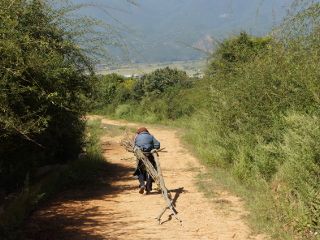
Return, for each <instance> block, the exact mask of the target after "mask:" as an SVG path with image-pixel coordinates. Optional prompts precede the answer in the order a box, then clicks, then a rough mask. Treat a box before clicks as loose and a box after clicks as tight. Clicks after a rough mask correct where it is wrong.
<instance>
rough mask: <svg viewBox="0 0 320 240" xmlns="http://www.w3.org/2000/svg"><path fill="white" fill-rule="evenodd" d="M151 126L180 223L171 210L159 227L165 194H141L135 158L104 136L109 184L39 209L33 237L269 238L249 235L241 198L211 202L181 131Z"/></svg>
mask: <svg viewBox="0 0 320 240" xmlns="http://www.w3.org/2000/svg"><path fill="white" fill-rule="evenodd" d="M101 120H102V124H105V125H116V126H128V127H135V128H136V127H137V125H136V124H132V123H127V122H125V121H116V120H109V119H103V118H101ZM147 128H148V129H149V131H150V132H151V134H153V135H154V136H155V137H156V138H157V139H158V140H159V141H160V142H161V146H162V147H165V148H166V151H167V152H164V153H160V161H161V167H162V170H163V175H164V179H165V183H166V186H167V188H168V189H169V190H171V191H172V193H171V194H172V196H173V197H174V198H175V199H176V208H177V210H178V212H179V217H180V218H181V219H182V221H183V223H182V226H181V225H180V223H179V222H178V221H176V220H175V219H174V218H173V216H172V215H171V212H170V211H166V213H165V214H164V215H163V217H162V221H164V223H163V224H162V225H158V223H157V221H156V220H155V217H156V216H157V215H158V214H159V212H160V211H161V210H162V209H163V207H164V206H165V202H164V200H163V198H162V196H161V194H158V193H156V192H155V193H153V194H150V195H141V194H139V193H138V181H137V180H136V179H134V178H133V177H132V172H133V169H134V165H135V161H132V160H128V159H130V158H131V157H132V156H133V155H132V153H128V152H126V151H125V150H124V149H123V148H122V147H121V146H120V144H119V142H120V140H121V136H117V137H111V136H108V135H105V136H103V137H102V144H103V149H104V155H105V157H106V159H108V162H109V163H110V169H111V170H110V171H111V172H110V173H111V174H110V179H109V180H108V182H110V184H106V186H105V187H99V188H98V189H95V188H94V186H93V188H92V189H91V190H88V192H89V193H84V192H81V191H77V192H75V191H69V192H66V193H65V194H64V196H63V197H60V198H59V197H58V198H57V199H55V200H54V201H52V202H50V203H49V204H47V205H46V206H44V207H43V208H42V209H40V210H38V211H37V212H36V213H35V214H34V215H33V216H32V219H33V220H32V221H31V222H32V223H31V225H32V224H33V225H32V226H31V228H33V233H32V234H29V236H32V238H29V239H41V240H44V239H59V240H60V239H79V240H80V239H81V240H82V239H83V240H84V239H95V240H96V239H117V240H118V239H126V240H127V239H139V240H141V239H153V240H156V239H202V240H205V239H213V240H228V239H238V240H245V239H256V240H260V239H266V237H265V236H263V235H259V236H253V235H252V234H251V230H250V228H249V227H248V226H247V224H246V223H245V219H244V218H245V216H246V215H247V214H248V213H247V212H246V211H245V210H244V207H243V202H242V200H241V199H240V198H238V197H235V196H232V195H231V194H229V193H227V192H225V191H223V192H222V191H220V190H217V189H212V191H214V192H215V194H216V195H217V196H219V200H218V201H209V200H208V199H207V198H206V197H205V196H204V194H203V193H202V192H200V191H199V190H198V188H197V186H196V182H195V177H196V175H197V174H198V173H199V172H204V171H205V169H204V167H203V166H201V164H200V163H199V162H198V160H197V159H196V158H195V157H194V156H192V154H191V153H189V152H188V150H187V149H186V148H184V146H183V145H182V144H181V141H180V140H179V138H178V136H177V130H174V129H170V128H166V127H158V126H153V125H151V126H147ZM221 203H223V206H222V205H221ZM43 224H44V225H45V227H43V226H41V225H43ZM34 229H36V230H34ZM35 232H36V233H35Z"/></svg>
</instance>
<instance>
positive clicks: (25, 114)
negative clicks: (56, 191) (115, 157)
mask: <svg viewBox="0 0 320 240" xmlns="http://www.w3.org/2000/svg"><path fill="white" fill-rule="evenodd" d="M59 14H61V12H59V11H58V10H56V9H54V8H51V7H50V6H49V4H48V3H47V2H46V1H38V0H34V1H27V0H18V1H9V0H3V1H1V2H0V24H1V26H0V29H1V30H0V31H1V34H0V55H1V59H0V64H1V69H0V75H1V80H0V89H1V91H0V189H1V191H6V192H11V191H14V190H16V189H19V188H20V187H22V186H23V181H24V179H25V177H26V175H27V174H29V176H30V180H31V181H32V179H33V172H34V171H35V170H36V168H37V167H40V166H43V165H47V164H53V163H64V162H66V161H67V160H70V159H73V158H75V157H76V156H77V155H78V153H79V151H80V150H81V148H82V142H83V131H84V123H83V122H82V120H81V116H83V115H84V114H85V113H86V111H87V110H88V108H89V105H90V97H91V95H92V91H93V86H94V85H95V78H94V76H93V72H92V66H91V63H90V60H89V59H88V57H87V56H86V54H84V51H83V50H82V49H81V48H80V47H79V44H78V43H77V42H76V40H75V39H74V33H73V32H72V31H71V29H70V26H69V25H64V22H65V21H64V20H66V19H65V18H64V17H63V15H60V18H59V19H57V15H59Z"/></svg>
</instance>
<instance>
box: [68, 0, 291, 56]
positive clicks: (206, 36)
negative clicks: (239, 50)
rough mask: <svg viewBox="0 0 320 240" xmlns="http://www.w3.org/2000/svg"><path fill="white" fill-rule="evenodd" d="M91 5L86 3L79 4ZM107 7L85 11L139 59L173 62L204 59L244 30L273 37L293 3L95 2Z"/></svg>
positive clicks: (261, 0)
mask: <svg viewBox="0 0 320 240" xmlns="http://www.w3.org/2000/svg"><path fill="white" fill-rule="evenodd" d="M73 1H74V2H78V3H79V2H86V1H85V0H81V1H80V0H73ZM94 2H96V3H97V4H101V5H104V6H105V7H106V10H107V11H108V14H106V13H105V12H104V11H101V9H102V7H100V9H99V8H87V9H85V10H82V12H83V13H85V14H89V15H91V16H94V17H97V18H100V19H103V20H104V21H106V22H108V23H111V24H112V25H113V26H115V27H116V28H118V29H120V30H119V31H120V32H121V33H122V34H123V38H125V40H126V42H127V43H128V46H129V48H130V49H132V50H133V53H134V52H135V53H134V54H133V60H134V61H153V62H154V61H172V60H188V59H197V58H201V57H204V54H203V53H201V52H199V51H196V50H195V49H193V47H199V48H203V49H206V48H208V46H210V44H211V43H210V42H211V41H212V39H219V40H221V39H223V38H224V37H226V36H229V35H231V34H236V33H238V32H239V31H247V32H249V33H251V34H255V35H262V34H266V33H268V32H269V31H270V30H271V29H272V27H273V26H275V25H277V24H278V23H279V22H280V21H281V19H282V18H283V17H284V16H285V15H286V11H287V9H288V6H289V5H290V3H291V2H293V0H135V2H136V3H137V5H132V4H129V3H128V1H126V0H95V1H94Z"/></svg>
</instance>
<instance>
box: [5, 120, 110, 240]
mask: <svg viewBox="0 0 320 240" xmlns="http://www.w3.org/2000/svg"><path fill="white" fill-rule="evenodd" d="M102 133H103V130H102V128H101V122H100V121H99V120H94V121H88V122H87V134H86V136H87V139H86V145H85V148H86V153H85V154H83V155H82V156H80V157H79V159H77V160H74V161H71V162H70V163H69V164H68V165H65V166H61V167H59V168H56V169H54V170H53V171H51V172H50V173H49V174H47V175H46V176H45V177H43V178H42V179H40V180H39V181H37V182H36V183H32V184H30V183H29V181H28V179H27V180H26V182H25V187H24V189H23V190H22V191H21V192H20V193H17V194H16V195H15V196H13V197H12V199H11V200H8V201H7V204H5V206H4V207H3V210H2V213H1V215H0V239H4V240H11V239H21V238H22V236H21V235H22V233H21V231H19V230H18V229H19V228H20V227H21V226H22V225H23V223H24V221H25V219H26V218H27V216H28V215H29V214H30V213H31V212H32V211H33V210H34V209H35V208H36V206H37V205H38V204H40V203H42V202H44V201H45V200H48V199H49V198H51V197H52V196H54V195H56V194H57V193H59V192H60V191H63V190H66V189H71V188H79V187H83V186H88V185H89V184H92V183H95V182H96V181H98V177H99V172H100V170H101V168H102V167H103V165H104V164H105V160H104V158H103V156H102V154H101V147H100V136H101V134H102Z"/></svg>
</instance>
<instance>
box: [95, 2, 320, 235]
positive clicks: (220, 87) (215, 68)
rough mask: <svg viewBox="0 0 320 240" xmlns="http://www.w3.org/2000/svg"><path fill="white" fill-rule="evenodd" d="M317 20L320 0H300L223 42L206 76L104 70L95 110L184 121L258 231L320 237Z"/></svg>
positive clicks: (319, 44) (212, 169) (199, 149)
mask: <svg viewBox="0 0 320 240" xmlns="http://www.w3.org/2000/svg"><path fill="white" fill-rule="evenodd" d="M319 17H320V5H319V3H315V2H312V1H302V2H301V1H299V2H298V1H297V5H295V6H293V9H292V11H291V14H290V15H289V16H288V18H287V19H286V20H285V21H284V23H283V24H282V25H281V26H280V27H279V28H278V29H276V30H275V31H274V33H272V34H270V35H268V36H265V37H254V36H250V35H248V34H246V33H241V34H239V35H238V36H232V37H230V38H229V39H226V40H224V41H223V42H221V43H220V44H219V45H218V46H217V48H216V50H215V52H214V53H213V54H212V56H211V58H210V59H209V64H208V66H207V71H206V76H205V77H204V78H203V79H193V78H190V77H188V76H187V75H186V74H185V73H184V72H182V71H179V70H175V69H170V68H165V69H159V70H156V71H154V72H152V73H150V74H146V75H145V76H143V77H142V78H141V79H130V78H123V77H121V76H118V75H114V74H113V75H107V76H101V77H100V88H99V89H100V90H101V91H100V93H99V96H98V98H97V100H96V103H97V106H96V107H97V109H98V110H97V111H98V112H100V113H104V114H107V115H108V116H114V117H116V118H125V119H130V120H135V121H144V122H151V123H158V122H160V121H161V122H163V123H170V124H176V125H180V126H183V127H184V128H185V129H186V135H185V138H186V140H187V142H188V143H190V144H191V145H192V146H193V147H194V150H195V151H196V153H197V154H198V155H199V156H200V158H201V159H202V160H203V162H204V163H205V164H206V165H207V166H208V169H209V175H208V176H207V177H212V178H215V179H216V181H220V182H222V183H224V184H225V185H226V186H229V188H230V189H232V190H233V191H234V192H237V193H238V194H240V195H241V196H242V197H243V198H244V199H246V202H247V206H248V208H249V210H250V211H251V213H252V214H251V215H250V219H251V220H252V222H253V223H254V224H255V225H256V227H257V228H258V229H259V230H263V231H266V232H268V233H269V234H270V235H271V237H272V238H273V239H277V238H278V239H318V238H319V235H320V225H319V224H320V187H319V186H320V177H319V176H320V158H319V156H320V144H319V139H320V125H319V120H320V107H319V106H320V105H319V104H320V95H319V94H320V85H319V76H320V70H319V69H320V68H319V62H320V61H319V60H320V52H319V49H320V31H319Z"/></svg>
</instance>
